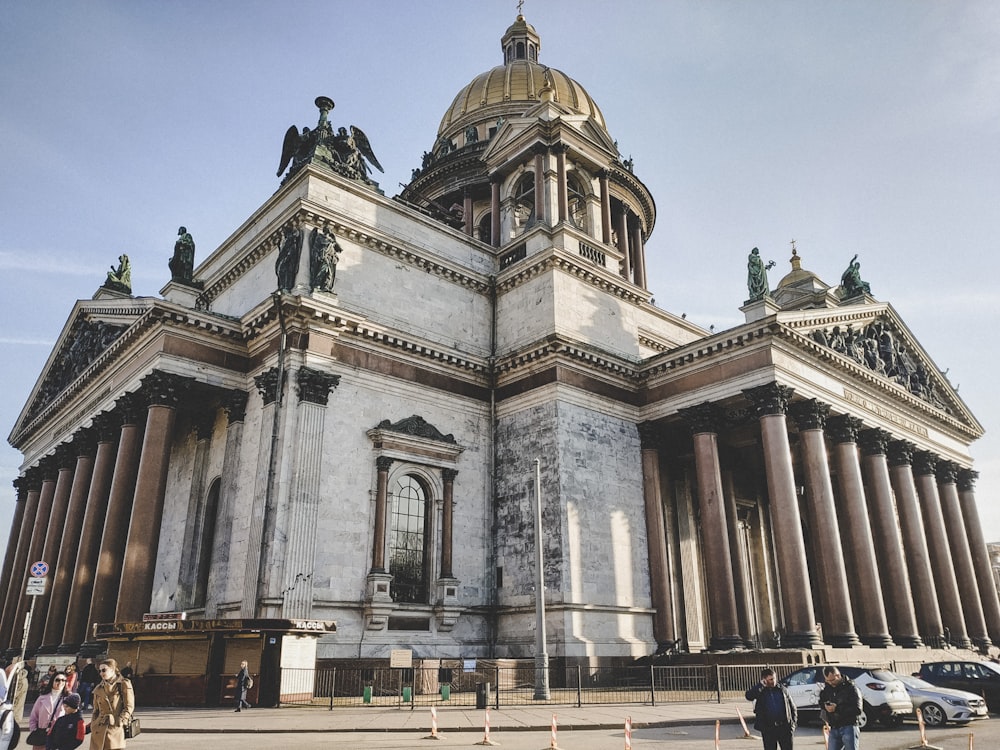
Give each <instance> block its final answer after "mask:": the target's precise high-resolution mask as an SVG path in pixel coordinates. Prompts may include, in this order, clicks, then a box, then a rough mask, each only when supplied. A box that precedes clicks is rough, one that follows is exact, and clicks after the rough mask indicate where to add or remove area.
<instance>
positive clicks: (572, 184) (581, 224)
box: [567, 175, 587, 232]
mask: <svg viewBox="0 0 1000 750" xmlns="http://www.w3.org/2000/svg"><path fill="white" fill-rule="evenodd" d="M567 187H568V188H569V196H568V197H569V200H568V202H569V220H570V223H571V224H572V225H573V226H575V227H576V228H577V229H582V230H583V231H584V232H586V231H587V194H586V192H585V191H584V189H583V185H582V184H581V182H580V178H579V177H577V176H576V175H571V176H570V177H569V179H568V180H567Z"/></svg>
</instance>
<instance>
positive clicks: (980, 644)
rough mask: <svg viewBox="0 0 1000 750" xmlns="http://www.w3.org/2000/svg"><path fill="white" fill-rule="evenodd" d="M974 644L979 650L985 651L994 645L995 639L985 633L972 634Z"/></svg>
mask: <svg viewBox="0 0 1000 750" xmlns="http://www.w3.org/2000/svg"><path fill="white" fill-rule="evenodd" d="M972 644H973V647H974V648H975V649H976V650H977V651H982V652H984V653H985V652H987V651H989V648H990V646H992V645H993V641H991V640H990V637H989V636H988V635H986V634H985V633H984V634H983V635H974V636H972Z"/></svg>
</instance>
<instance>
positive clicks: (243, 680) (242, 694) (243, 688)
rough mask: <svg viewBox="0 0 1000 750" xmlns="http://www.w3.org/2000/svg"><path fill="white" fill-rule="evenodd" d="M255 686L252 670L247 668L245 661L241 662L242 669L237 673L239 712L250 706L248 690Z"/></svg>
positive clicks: (237, 709) (237, 707)
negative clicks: (251, 674)
mask: <svg viewBox="0 0 1000 750" xmlns="http://www.w3.org/2000/svg"><path fill="white" fill-rule="evenodd" d="M252 687H253V678H252V677H251V676H250V670H249V669H247V663H246V662H245V661H241V662H240V671H239V672H237V673H236V711H237V713H239V712H240V711H242V710H243V709H244V708H250V703H249V702H247V690H249V689H250V688H252Z"/></svg>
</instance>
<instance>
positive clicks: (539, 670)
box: [535, 458, 549, 701]
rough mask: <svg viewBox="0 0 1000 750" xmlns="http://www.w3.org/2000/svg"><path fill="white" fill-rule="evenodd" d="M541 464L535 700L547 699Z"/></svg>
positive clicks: (537, 486)
mask: <svg viewBox="0 0 1000 750" xmlns="http://www.w3.org/2000/svg"><path fill="white" fill-rule="evenodd" d="M541 466H542V464H541V461H540V460H539V459H537V458H536V459H535V700H537V701H547V700H548V699H549V655H548V653H547V652H546V651H545V570H544V567H543V564H542V557H543V555H542V547H543V544H542V468H541Z"/></svg>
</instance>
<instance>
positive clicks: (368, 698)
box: [361, 685, 372, 704]
mask: <svg viewBox="0 0 1000 750" xmlns="http://www.w3.org/2000/svg"><path fill="white" fill-rule="evenodd" d="M361 700H363V701H364V702H365V704H369V703H371V702H372V686H371V685H365V691H364V693H362V696H361Z"/></svg>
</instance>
